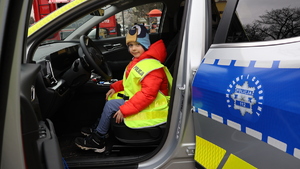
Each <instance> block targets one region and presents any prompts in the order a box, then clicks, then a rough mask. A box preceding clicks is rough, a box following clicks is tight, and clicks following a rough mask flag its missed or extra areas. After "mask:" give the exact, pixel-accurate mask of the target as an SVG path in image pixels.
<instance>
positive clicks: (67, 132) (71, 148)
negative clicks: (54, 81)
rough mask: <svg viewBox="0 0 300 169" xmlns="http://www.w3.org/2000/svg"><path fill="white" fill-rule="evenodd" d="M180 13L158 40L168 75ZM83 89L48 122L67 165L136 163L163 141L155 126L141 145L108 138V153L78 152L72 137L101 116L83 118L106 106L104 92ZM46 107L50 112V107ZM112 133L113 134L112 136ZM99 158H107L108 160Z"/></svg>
mask: <svg viewBox="0 0 300 169" xmlns="http://www.w3.org/2000/svg"><path fill="white" fill-rule="evenodd" d="M183 10H184V7H180V8H179V10H178V11H177V12H176V14H175V16H174V17H173V18H171V19H170V20H172V21H171V22H170V23H169V24H170V26H169V27H171V28H172V29H173V31H172V32H171V33H170V34H167V36H164V35H163V36H162V37H161V38H162V39H163V40H164V41H166V47H167V53H168V56H167V58H166V61H165V65H166V66H167V67H168V68H169V70H170V72H171V73H172V72H173V71H174V62H175V58H176V52H177V45H178V39H179V35H180V27H181V22H182V16H183ZM38 82H39V83H43V79H41V78H40V77H38ZM87 85H88V84H87ZM86 89H87V90H91V89H89V86H85V87H83V88H78V89H77V91H76V93H72V94H71V95H70V96H68V97H66V98H65V100H64V102H63V101H61V103H62V102H63V103H64V105H56V106H57V107H62V108H60V109H59V110H58V111H57V112H56V113H55V114H54V115H53V116H52V117H50V119H51V121H53V123H54V126H55V130H56V133H57V136H58V140H59V144H60V149H61V153H62V156H63V157H64V158H65V159H66V160H67V161H68V162H69V163H73V162H74V163H76V162H78V161H87V160H88V161H93V160H96V161H98V162H101V161H108V160H109V159H113V160H114V159H115V158H117V159H118V160H133V159H134V160H136V159H137V158H139V159H140V158H143V157H144V156H145V155H147V154H149V153H151V152H153V150H155V149H156V147H157V146H158V145H159V143H160V139H162V136H163V134H162V133H164V130H165V125H162V126H160V127H155V128H152V129H151V128H150V129H147V130H145V132H144V133H142V134H140V135H141V137H144V138H145V142H144V144H137V140H135V141H133V142H132V140H129V142H127V143H129V144H124V139H123V140H122V138H120V139H119V140H118V139H113V138H112V137H110V138H109V139H110V140H109V141H108V145H107V146H108V147H109V148H108V151H106V153H103V154H98V153H94V152H92V151H82V150H80V149H78V147H76V145H75V144H74V138H75V137H77V136H79V135H80V133H79V131H80V127H83V126H85V125H88V124H91V121H92V120H94V121H95V120H96V119H97V118H99V117H100V115H99V113H98V114H97V113H90V114H89V115H88V116H89V118H83V117H84V116H87V114H88V112H96V111H97V112H101V110H102V108H103V107H104V104H105V93H106V90H103V91H98V92H93V91H92V90H91V91H90V92H88V91H87V90H86ZM87 92H88V95H87ZM99 92H100V93H102V95H99ZM51 99H55V98H51ZM46 100H47V99H46ZM49 100H50V98H49ZM90 102H92V103H97V104H96V105H92V106H90V107H88V106H89V105H90ZM48 105H50V104H48ZM79 105H80V106H79ZM48 108H49V109H52V108H53V107H48ZM75 111H77V112H82V117H78V116H77V117H76V115H78V114H76V115H75V117H74V114H73V113H72V112H75ZM86 113H87V114H86ZM40 118H43V119H44V118H47V115H43V116H42V117H40ZM76 123H77V124H76ZM78 123H79V124H78ZM112 126H113V127H114V128H115V132H117V133H119V134H120V133H129V132H132V131H131V130H128V129H126V128H125V126H124V125H123V126H122V125H115V123H112ZM124 129H125V130H124ZM111 134H112V135H114V133H111ZM134 134H136V133H133V134H132V135H134ZM121 137H123V136H121ZM124 137H125V136H124ZM149 137H150V138H151V137H152V138H153V139H152V140H150V141H149ZM139 138H140V137H139ZM139 138H138V139H139ZM122 141H123V142H122ZM125 141H126V140H125ZM142 142H143V141H142ZM130 143H131V144H130ZM128 147H130V151H126V150H127V148H128ZM99 157H109V159H108V158H99Z"/></svg>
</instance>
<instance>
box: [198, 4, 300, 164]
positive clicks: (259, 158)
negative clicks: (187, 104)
mask: <svg viewBox="0 0 300 169" xmlns="http://www.w3.org/2000/svg"><path fill="white" fill-rule="evenodd" d="M240 2H242V1H240ZM238 3H239V1H235V0H233V1H228V2H227V6H226V7H225V10H224V13H223V16H222V20H221V21H220V23H219V27H218V29H217V32H216V35H215V38H214V43H215V44H213V45H212V46H211V47H210V49H209V50H208V51H207V53H206V55H205V57H204V59H203V60H202V63H201V64H200V66H199V68H198V70H197V72H196V74H195V78H194V81H193V84H192V94H193V96H192V104H193V112H194V113H193V117H194V124H195V135H196V136H195V137H196V149H195V157H194V159H195V161H196V166H197V168H202V167H204V168H231V169H232V168H247V169H254V168H299V166H300V160H299V159H300V141H299V140H300V133H299V130H300V126H299V121H300V114H299V110H300V106H299V105H300V104H299V99H300V89H299V85H300V81H299V79H300V74H299V67H300V66H299V65H300V58H299V57H298V54H299V46H300V39H299V37H298V38H289V39H284V40H275V41H268V42H251V43H243V44H242V43H227V42H228V40H229V39H234V37H233V36H234V35H237V34H235V33H234V31H235V32H240V33H241V32H243V31H244V30H243V29H242V25H241V23H240V24H239V18H238V15H236V7H237V6H238V5H239V4H238ZM233 23H234V24H233ZM229 28H231V29H229ZM230 31H231V32H230ZM239 35H240V38H242V36H243V35H242V33H241V34H239ZM244 37H245V36H244ZM235 38H236V39H237V37H235ZM222 43H227V44H226V45H224V44H222Z"/></svg>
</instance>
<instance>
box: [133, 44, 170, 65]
mask: <svg viewBox="0 0 300 169" xmlns="http://www.w3.org/2000/svg"><path fill="white" fill-rule="evenodd" d="M166 57H167V50H166V47H165V44H164V42H163V40H158V41H157V42H155V43H153V44H152V45H151V46H150V47H149V49H148V50H147V51H145V53H143V54H142V55H141V56H140V57H139V59H138V60H142V59H146V58H154V59H157V60H159V61H160V62H161V63H164V62H165V60H166Z"/></svg>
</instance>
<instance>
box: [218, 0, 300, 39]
mask: <svg viewBox="0 0 300 169" xmlns="http://www.w3.org/2000/svg"><path fill="white" fill-rule="evenodd" d="M229 1H230V0H228V1H226V0H215V2H216V5H217V7H221V8H218V9H219V11H220V13H221V14H223V11H224V9H225V6H226V4H227V3H228V4H229ZM218 4H219V5H218ZM221 4H222V5H221ZM221 16H222V15H221ZM297 36H300V1H299V0H285V1H276V2H275V1H274V0H260V1H253V0H239V1H238V4H237V7H236V11H235V12H234V13H233V15H232V18H231V23H230V27H229V29H228V30H227V37H226V43H235V42H254V41H269V40H277V39H285V38H291V37H297Z"/></svg>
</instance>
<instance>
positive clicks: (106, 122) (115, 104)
mask: <svg viewBox="0 0 300 169" xmlns="http://www.w3.org/2000/svg"><path fill="white" fill-rule="evenodd" d="M124 103H125V101H124V100H123V99H114V100H109V101H107V102H106V103H105V105H104V108H103V112H102V114H101V118H100V121H99V123H98V126H97V128H96V130H97V131H98V132H99V133H100V134H103V135H104V134H106V133H107V132H108V130H109V126H110V118H111V117H112V115H113V114H114V113H115V112H117V111H118V110H120V108H119V107H120V106H121V105H123V104H124Z"/></svg>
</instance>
